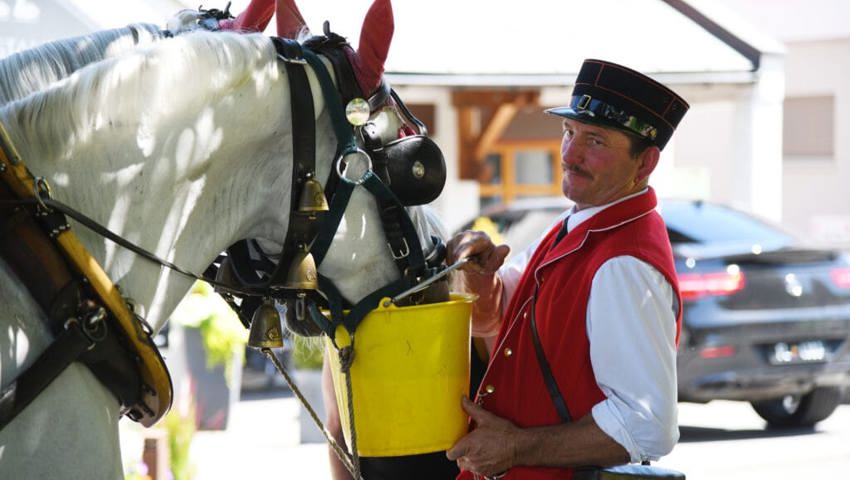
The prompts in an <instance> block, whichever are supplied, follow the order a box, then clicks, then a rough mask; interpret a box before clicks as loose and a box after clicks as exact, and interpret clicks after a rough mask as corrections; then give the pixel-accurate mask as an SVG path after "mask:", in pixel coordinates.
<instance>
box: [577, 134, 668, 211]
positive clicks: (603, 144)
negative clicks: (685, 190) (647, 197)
mask: <svg viewBox="0 0 850 480" xmlns="http://www.w3.org/2000/svg"><path fill="white" fill-rule="evenodd" d="M630 149H631V139H630V138H629V137H628V136H627V135H626V134H625V133H623V132H620V131H618V130H615V129H610V128H605V127H599V126H596V125H591V124H588V123H582V122H579V121H577V120H573V119H569V118H566V119H564V137H563V139H562V140H561V169H562V170H563V171H564V179H563V181H562V182H561V189H562V190H563V191H564V195H566V196H567V198H569V199H570V200H572V201H574V202H575V203H576V208H577V209H578V210H581V209H584V208H587V207H593V206H599V205H604V204H606V203H610V202H613V201H614V200H617V199H619V198H622V197H625V196H627V195H630V194H632V193H636V192H638V191H640V190H642V189H643V188H644V187H645V184H646V182H644V180H645V179H646V178H647V177H648V176H649V172H651V171H652V168H650V169H649V171H646V169H645V160H644V159H643V157H644V154H641V155H640V156H638V157H633V156H632V154H631V150H630ZM654 166H655V165H654V163H653V164H652V167H653V168H654Z"/></svg>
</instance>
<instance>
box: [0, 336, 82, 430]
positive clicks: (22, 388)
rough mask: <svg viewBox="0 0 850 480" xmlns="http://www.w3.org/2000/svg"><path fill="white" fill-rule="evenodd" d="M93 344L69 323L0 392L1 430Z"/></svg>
mask: <svg viewBox="0 0 850 480" xmlns="http://www.w3.org/2000/svg"><path fill="white" fill-rule="evenodd" d="M92 344H93V343H92V340H91V339H89V337H88V336H87V335H86V334H85V332H83V329H82V327H80V325H79V324H78V323H76V322H71V323H70V324H69V325H68V328H67V329H65V330H64V331H63V332H62V333H61V334H60V335H59V336H58V337H57V338H56V340H55V341H54V342H53V343H51V344H50V346H48V347H47V349H46V350H45V351H44V352H42V353H41V355H39V357H38V358H37V359H36V360H35V362H33V364H32V365H30V367H29V368H27V369H26V370H25V371H24V372H23V373H21V374H20V375H18V377H17V378H15V380H14V381H13V382H12V383H10V384H9V385H7V386H6V388H4V389H3V390H2V392H0V430H2V429H4V428H5V427H6V425H8V424H9V422H11V421H12V419H14V418H15V416H16V415H17V414H18V413H20V412H21V411H23V409H24V408H26V407H27V405H29V404H30V403H31V402H32V401H33V400H35V397H37V396H38V394H39V393H41V392H42V391H43V390H44V389H45V388H47V386H48V385H50V383H51V382H52V381H53V380H54V379H56V377H58V376H59V374H61V373H62V372H63V371H65V369H66V368H67V367H68V365H70V364H71V363H73V362H75V361H76V360H77V359H78V358H79V357H80V355H81V354H82V353H83V352H85V351H86V350H87V349H88V348H89V347H91V346H92Z"/></svg>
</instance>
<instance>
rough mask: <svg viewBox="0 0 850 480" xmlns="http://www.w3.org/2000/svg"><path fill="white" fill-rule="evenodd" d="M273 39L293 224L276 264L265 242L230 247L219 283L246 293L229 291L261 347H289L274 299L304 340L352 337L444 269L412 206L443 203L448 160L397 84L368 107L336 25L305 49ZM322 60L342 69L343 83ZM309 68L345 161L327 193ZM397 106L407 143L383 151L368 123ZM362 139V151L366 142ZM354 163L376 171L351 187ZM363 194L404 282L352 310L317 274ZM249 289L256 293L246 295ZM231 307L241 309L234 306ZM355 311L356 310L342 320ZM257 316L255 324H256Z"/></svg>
mask: <svg viewBox="0 0 850 480" xmlns="http://www.w3.org/2000/svg"><path fill="white" fill-rule="evenodd" d="M272 40H273V42H274V44H275V48H276V49H277V52H278V58H279V59H281V60H282V61H283V62H284V65H285V67H286V68H285V70H286V74H287V76H288V77H289V81H290V96H291V102H290V103H291V106H292V118H293V122H292V125H293V135H292V137H293V160H294V162H293V179H292V197H291V202H290V204H291V214H290V215H289V222H290V224H289V228H288V229H287V235H286V239H285V240H284V241H283V242H282V244H283V248H282V250H281V253H280V258H279V259H278V261H277V262H274V261H272V260H271V259H270V258H269V256H268V255H266V254H265V253H264V252H263V251H262V249H261V248H259V246H258V244H257V243H256V241H253V240H245V241H240V242H237V243H236V244H234V245H233V246H231V248H228V257H227V258H225V259H224V260H222V262H221V267H220V268H219V271H218V273H217V275H216V279H217V280H219V281H221V283H225V284H235V285H238V287H236V288H233V289H230V290H231V291H233V292H234V293H235V294H236V295H238V296H243V298H242V303H241V305H239V307H238V310H237V311H238V312H239V313H240V318H241V319H242V321H243V323H244V324H245V325H246V327H249V328H251V330H252V333H251V337H252V338H256V339H257V340H258V342H259V343H264V342H265V341H264V340H261V339H267V338H272V339H274V341H276V342H280V341H281V337H282V332H281V331H280V330H279V327H277V325H278V323H277V322H276V321H275V314H276V313H277V311H276V309H275V307H274V302H272V301H270V299H269V298H268V297H272V298H274V299H276V300H278V302H279V303H282V304H285V305H286V308H285V309H284V310H283V312H282V313H284V315H285V316H284V319H285V323H286V325H287V327H288V328H289V330H291V331H293V332H295V333H298V334H300V335H305V336H316V335H320V334H322V333H325V334H328V335H329V336H330V337H331V338H332V337H333V335H334V331H335V329H336V327H337V326H340V325H342V326H344V327H345V328H346V329H347V330H348V331H349V332H351V333H353V332H354V330H355V329H356V328H357V325H358V324H359V322H360V320H362V318H363V317H365V315H366V314H368V313H369V312H370V311H371V310H372V309H374V308H375V307H376V306H377V305H378V303H379V301H380V300H381V298H384V297H395V296H397V295H398V294H399V293H401V292H404V291H406V290H409V289H410V288H411V287H412V286H413V285H416V284H418V283H420V282H421V281H423V280H424V279H425V278H427V277H428V276H430V275H432V274H434V273H436V268H437V265H439V264H441V263H442V260H443V257H442V256H441V254H440V253H439V252H444V247H442V245H441V244H439V242H436V241H435V244H436V245H437V247H436V248H435V251H434V252H432V253H436V254H434V255H433V257H434V258H431V257H432V256H431V255H429V259H428V261H426V259H425V256H424V254H423V252H422V247H421V244H420V240H419V236H418V234H417V232H416V230H415V228H414V226H413V224H412V221H411V219H410V217H409V215H408V213H407V211H406V210H405V208H404V207H405V206H412V205H420V204H423V203H427V202H430V201H431V200H433V199H434V198H436V196H437V195H439V193H440V192H441V191H442V188H443V185H444V183H445V176H446V172H445V162H444V160H443V156H442V153H441V152H440V149H439V147H437V145H436V144H434V142H433V141H431V140H430V138H428V137H427V129H426V128H425V126H424V125H423V124H422V122H421V121H419V120H418V119H417V118H416V117H415V116H414V115H413V114H412V113H410V111H409V110H408V109H407V108H406V107H405V106H404V104H403V103H402V102H401V100H400V99H399V98H398V96H397V95H396V94H395V92H393V91H392V89H391V88H390V87H389V85H388V84H386V83H385V82H382V84H381V85H380V86H379V88H378V89H377V91H376V92H375V93H374V94H373V95H371V96H370V97H369V99H368V100H364V99H363V98H362V97H361V96H360V95H361V94H360V90H359V87H358V84H357V81H356V79H355V77H354V73H353V70H352V67H351V64H350V63H349V59H348V57H347V55H346V52H345V50H344V49H345V48H349V47H348V44H347V43H346V42H345V39H344V38H343V37H340V36H338V35H336V34H334V33H332V32H330V31H329V28H328V25H327V24H326V25H325V36H322V37H313V38H311V39H309V40H307V41H306V42H304V44H303V45H302V44H299V43H298V42H296V41H294V40H291V39H285V38H273V39H272ZM319 54H320V55H322V56H323V57H325V58H326V59H327V60H328V61H329V62H330V64H331V66H332V68H333V69H334V73H335V75H336V78H337V83H336V85H335V84H334V83H333V80H332V79H331V76H330V73H329V71H328V69H327V67H326V66H325V64H324V62H323V61H322V60H321V59H320V58H319V56H318V55H319ZM308 66H309V67H311V68H312V70H313V71H314V73H315V74H316V76H317V78H318V79H319V84H320V86H321V90H322V96H323V97H324V100H325V104H326V109H327V111H328V113H329V114H330V117H331V124H332V126H333V130H334V134H335V136H336V139H337V152H336V157H335V159H334V163H333V165H332V168H331V174H330V176H329V178H328V180H327V182H326V183H325V187H324V188H322V185H321V184H320V183H319V182H318V181H317V180H316V178H315V171H316V168H315V165H316V158H315V124H314V123H315V122H314V121H313V119H314V118H315V115H314V107H313V104H312V98H313V96H312V95H309V94H306V92H309V91H310V84H309V82H308V81H307V77H306V73H305V70H306V67H308ZM346 103H347V107H345V108H344V107H343V105H344V104H346ZM393 105H395V106H396V107H397V108H398V111H399V112H400V114H401V116H403V119H402V120H403V121H406V123H404V124H403V125H402V127H401V128H400V129H399V137H400V138H397V139H394V140H391V141H388V142H386V143H384V142H383V141H382V140H381V138H380V137H379V136H378V132H377V127H376V126H375V125H374V124H372V123H370V122H369V118H370V117H371V115H372V114H373V113H374V112H375V111H377V110H378V109H380V108H386V107H388V106H393ZM414 128H415V130H414ZM355 135H356V136H357V137H359V138H360V139H361V141H362V143H360V144H358V143H357V141H356V138H355ZM361 147H362V148H361ZM355 156H356V157H359V158H360V159H365V160H366V163H367V165H368V168H367V169H366V171H365V173H364V174H363V175H362V176H360V177H359V178H356V179H351V178H349V175H346V174H345V172H346V168H347V167H349V161H351V160H353V159H354V157H355ZM357 187H362V188H365V189H366V190H367V191H368V192H369V193H371V194H372V195H373V196H374V197H375V200H376V203H377V204H378V210H379V214H380V217H381V224H382V227H383V230H384V233H385V236H386V238H387V244H388V247H389V249H390V252H391V254H392V257H393V260H394V262H395V263H396V266H397V268H398V270H399V273H400V279H399V280H397V281H395V282H392V283H390V284H389V285H385V286H383V287H381V288H379V289H377V290H375V291H374V292H372V293H371V294H369V295H367V296H366V297H365V298H363V299H361V300H360V301H359V302H358V303H357V305H353V306H351V305H349V304H348V303H347V301H346V300H345V299H344V298H343V297H342V295H341V293H340V292H339V290H338V289H337V288H336V287H335V286H334V284H333V282H331V281H330V280H329V279H327V278H325V277H323V276H321V275H319V274H318V266H319V265H321V263H322V261H323V260H324V258H325V255H326V254H327V251H328V249H329V248H330V244H331V243H332V241H333V238H334V235H335V233H336V231H337V229H338V226H339V224H340V222H341V219H342V216H343V214H344V212H345V210H346V208H347V205H348V200H349V199H350V197H351V194H352V192H353V190H354V189H355V188H357ZM326 199H327V200H326ZM326 202H327V203H326ZM327 204H329V205H330V206H329V207H327V206H326V205H327ZM435 240H436V239H435ZM245 290H250V291H251V292H252V293H250V294H248V295H245V293H244V292H245ZM224 291H225V292H227V289H224ZM225 298H227V296H226V297H225ZM229 300H231V305H235V301H232V300H233V299H232V298H230V299H229ZM319 306H321V307H324V308H327V309H328V310H329V311H330V312H331V320H330V321H329V320H328V319H327V318H326V317H325V316H324V315H322V314H321V313H320V311H319ZM346 307H350V308H351V312H350V313H348V314H343V308H346ZM251 312H253V318H252V319H251V321H250V322H249V321H248V318H249V315H251ZM254 320H257V321H258V322H260V323H261V324H262V325H257V324H256V323H255V322H254ZM254 330H258V331H256V332H255V331H254Z"/></svg>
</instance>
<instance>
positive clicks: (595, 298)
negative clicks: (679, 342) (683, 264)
mask: <svg viewBox="0 0 850 480" xmlns="http://www.w3.org/2000/svg"><path fill="white" fill-rule="evenodd" d="M673 308H674V294H673V289H672V287H671V286H670V284H669V283H668V282H667V280H666V279H665V278H664V276H663V275H662V274H661V273H660V272H658V271H657V270H656V269H655V268H653V267H652V266H650V265H649V264H647V263H645V262H643V261H641V260H638V259H637V258H634V257H630V256H622V257H615V258H613V259H611V260H608V261H607V262H606V263H605V264H603V265H602V267H600V269H599V270H598V271H597V272H596V275H595V276H594V278H593V284H592V286H591V291H590V299H589V301H588V308H587V335H588V339H589V341H590V360H591V364H592V365H593V371H594V374H595V376H596V381H597V384H598V385H599V387H600V388H601V390H602V393H604V394H605V397H606V399H605V400H603V401H602V402H600V403H598V404H596V405H595V406H594V407H593V409H592V411H591V414H592V415H593V419H594V421H596V424H597V425H598V426H599V428H601V429H602V431H604V432H605V433H606V434H607V435H609V436H610V437H611V438H613V439H614V440H615V441H616V442H617V443H619V444H620V445H622V446H623V447H624V448H625V449H626V450H627V451H628V452H629V455H630V457H631V461H632V462H641V461H644V460H657V459H658V458H660V457H661V456H663V455H666V454H667V453H669V452H670V451H671V450H672V449H673V446H674V445H675V444H676V442H677V441H678V440H679V427H678V420H677V416H678V408H677V401H678V398H677V386H676V322H675V320H676V317H675V311H674V310H673Z"/></svg>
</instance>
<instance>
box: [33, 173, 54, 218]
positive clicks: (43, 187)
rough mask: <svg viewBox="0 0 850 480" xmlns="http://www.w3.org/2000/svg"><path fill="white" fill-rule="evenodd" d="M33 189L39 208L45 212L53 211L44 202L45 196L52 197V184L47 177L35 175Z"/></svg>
mask: <svg viewBox="0 0 850 480" xmlns="http://www.w3.org/2000/svg"><path fill="white" fill-rule="evenodd" d="M32 189H33V194H34V195H35V200H36V201H37V202H38V206H39V208H41V209H42V211H43V212H52V211H53V210H51V209H50V208H49V207H48V206H47V205H45V204H44V198H45V197H46V198H50V184H49V183H47V179H45V178H44V177H35V178H34V179H33V183H32Z"/></svg>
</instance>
